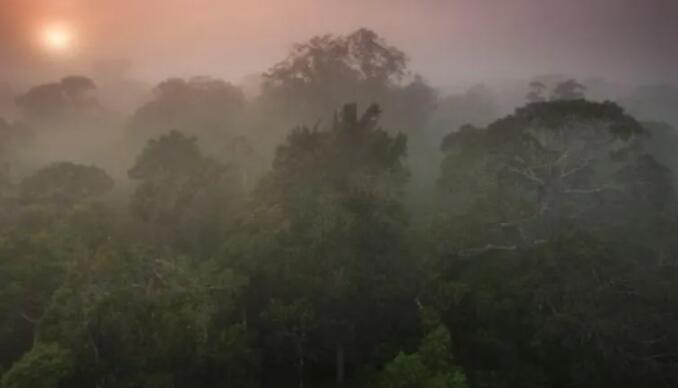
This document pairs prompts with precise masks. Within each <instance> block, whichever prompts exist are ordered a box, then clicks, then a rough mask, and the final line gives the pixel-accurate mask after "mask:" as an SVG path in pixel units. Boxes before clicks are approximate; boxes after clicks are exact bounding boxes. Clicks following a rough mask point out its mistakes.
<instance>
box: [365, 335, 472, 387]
mask: <svg viewBox="0 0 678 388" xmlns="http://www.w3.org/2000/svg"><path fill="white" fill-rule="evenodd" d="M377 380H378V383H377V384H376V386H378V387H384V388H418V387H421V388H466V387H467V384H466V377H465V376H464V373H463V372H461V371H460V370H459V368H458V367H457V366H455V365H454V361H453V358H452V349H451V339H450V333H449V331H448V330H447V329H446V328H445V327H444V326H442V325H439V326H438V327H436V328H435V329H433V330H432V331H431V332H430V333H429V334H428V335H426V337H424V339H423V340H422V342H421V344H420V345H419V350H418V351H417V352H416V353H413V354H404V353H402V352H401V353H399V354H398V355H397V356H396V357H395V358H394V359H393V361H391V362H389V363H388V364H387V365H386V367H385V368H384V370H383V372H381V375H380V376H379V377H378V379H377Z"/></svg>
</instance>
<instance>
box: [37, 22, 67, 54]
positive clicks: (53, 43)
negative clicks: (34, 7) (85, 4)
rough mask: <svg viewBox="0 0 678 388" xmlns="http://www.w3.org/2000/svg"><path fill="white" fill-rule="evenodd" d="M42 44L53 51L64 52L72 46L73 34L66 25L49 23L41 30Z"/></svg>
mask: <svg viewBox="0 0 678 388" xmlns="http://www.w3.org/2000/svg"><path fill="white" fill-rule="evenodd" d="M42 42H43V44H44V46H45V47H46V48H47V49H49V50H51V51H55V52H64V51H67V50H69V49H71V48H72V47H73V43H74V34H73V31H72V30H71V29H70V28H69V27H68V26H66V25H61V24H59V25H56V24H55V25H50V26H47V27H45V29H44V30H43V32H42Z"/></svg>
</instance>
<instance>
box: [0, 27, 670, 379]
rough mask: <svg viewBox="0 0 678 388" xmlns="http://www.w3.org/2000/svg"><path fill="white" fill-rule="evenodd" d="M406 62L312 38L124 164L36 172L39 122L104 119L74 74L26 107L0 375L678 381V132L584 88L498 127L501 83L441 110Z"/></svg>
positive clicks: (0, 125)
mask: <svg viewBox="0 0 678 388" xmlns="http://www.w3.org/2000/svg"><path fill="white" fill-rule="evenodd" d="M406 63H407V62H406V57H405V55H404V54H403V53H402V52H400V51H399V50H398V49H396V48H394V47H391V46H389V45H388V44H387V43H386V42H385V41H383V39H381V38H380V37H378V36H377V35H376V34H374V33H373V32H371V31H368V30H359V31H357V32H355V33H353V34H350V35H348V36H324V37H319V38H315V39H313V40H311V41H310V42H308V43H306V44H302V45H299V46H298V47H296V48H295V49H294V50H293V51H292V53H291V54H290V57H289V58H288V59H287V60H285V61H283V62H281V63H280V64H278V65H275V66H274V67H272V69H271V70H270V71H269V72H268V73H267V74H266V75H265V76H264V85H263V89H262V94H261V96H259V98H258V99H256V100H255V101H246V100H245V98H244V96H243V94H242V92H240V90H239V89H237V88H236V87H234V86H232V85H230V84H227V83H225V82H222V81H218V80H213V79H207V78H198V79H192V80H188V81H185V80H169V81H166V82H164V83H162V84H161V85H160V86H158V87H157V88H156V91H155V93H154V96H153V98H152V100H151V101H150V102H148V103H147V104H145V105H144V106H142V107H140V108H139V109H138V110H137V111H136V113H134V114H133V115H132V117H131V118H130V119H129V121H128V125H127V128H126V133H127V134H131V137H132V138H133V141H132V143H134V144H136V143H138V142H139V141H140V140H141V141H142V142H143V143H144V145H143V147H139V148H137V149H135V151H136V152H135V155H134V156H133V157H130V158H124V157H120V158H119V160H117V164H116V166H119V165H124V170H125V171H124V174H120V173H119V171H109V170H108V169H105V168H102V167H100V166H94V165H90V164H89V163H81V162H77V161H53V162H51V163H49V164H46V165H43V166H41V167H40V168H37V169H34V171H31V172H30V173H26V174H15V173H14V172H13V171H11V166H12V163H13V162H14V161H16V160H18V159H20V155H19V156H17V154H20V149H21V147H18V146H15V145H17V144H24V143H29V144H30V139H29V138H27V137H26V136H24V135H25V131H27V130H26V129H25V128H26V127H25V126H24V125H27V126H29V127H31V128H32V131H33V133H37V134H38V135H39V133H40V131H44V130H47V129H46V128H45V127H49V126H50V123H55V125H54V128H55V129H54V130H55V131H58V130H59V128H60V127H61V126H62V125H63V126H68V125H70V124H69V123H74V122H78V123H79V124H78V125H84V124H86V123H91V121H89V120H90V118H91V117H90V116H88V114H86V112H93V111H94V110H96V111H98V112H101V110H100V109H99V108H98V103H96V99H95V97H94V96H92V93H94V91H95V90H96V89H95V85H94V83H90V82H88V81H87V80H86V79H82V78H78V77H75V78H73V77H71V78H66V79H64V80H63V81H61V82H59V83H55V84H49V85H46V86H44V87H38V88H36V89H33V90H31V91H29V92H28V93H27V94H26V95H24V96H23V97H21V98H20V106H21V108H22V109H24V110H26V112H25V114H26V116H25V122H26V124H19V123H8V122H5V121H1V120H0V163H3V164H0V167H3V166H6V167H3V168H0V381H1V383H0V386H2V387H3V388H34V387H44V388H61V387H100V388H113V387H116V388H120V387H129V388H133V387H135V388H136V387H146V388H152V387H158V388H160V387H163V388H164V387H283V388H284V387H301V388H303V387H371V388H415V387H422V388H438V387H440V388H442V387H446V388H465V387H479V388H480V387H498V388H503V387H506V388H513V387H515V388H518V387H520V388H523V387H535V388H536V387H552V388H569V387H572V388H574V387H577V388H581V387H591V388H593V387H620V386H634V387H674V386H677V385H678V353H676V349H677V348H678V294H676V292H675V290H676V287H677V286H678V260H677V259H678V256H677V255H678V245H677V244H676V243H675V242H674V239H673V235H672V233H673V231H675V230H676V227H677V226H678V225H676V222H677V220H678V213H677V212H678V207H677V206H676V205H678V202H677V200H678V197H677V196H676V191H675V183H676V179H675V171H674V169H673V161H674V160H675V156H674V155H673V154H674V153H673V152H671V147H670V145H671V144H676V139H677V137H676V134H675V130H674V129H673V128H671V127H670V126H668V125H666V124H662V123H657V122H651V123H646V122H642V121H640V120H638V119H637V118H635V117H633V116H632V115H630V114H629V113H628V112H626V111H625V110H624V109H622V108H621V107H620V106H619V105H617V104H616V103H614V102H609V101H607V102H598V101H591V100H587V99H585V98H584V97H585V88H584V87H583V85H581V84H579V83H578V82H576V81H567V82H563V83H558V84H556V85H546V84H544V83H539V82H535V83H533V84H532V85H530V91H529V95H528V96H527V99H528V101H527V102H526V104H525V105H524V106H521V107H519V108H518V109H516V110H515V111H514V112H513V113H511V114H509V115H506V116H505V117H502V118H499V119H494V118H492V117H489V116H491V115H494V114H496V111H495V110H494V108H493V105H492V103H491V99H490V98H486V97H487V94H486V93H487V92H486V91H484V90H482V89H480V88H478V89H475V90H474V91H472V92H470V93H468V94H467V95H465V96H461V97H455V98H447V99H443V100H440V101H442V102H443V104H441V105H439V106H438V107H437V110H436V109H435V105H436V103H437V102H438V101H439V100H438V98H437V96H436V93H435V92H434V91H433V89H432V88H430V87H429V86H427V85H426V84H425V82H423V81H422V80H421V79H420V78H418V77H416V76H412V75H411V74H410V71H409V70H408V69H407V66H406ZM50 101H51V102H50ZM474 101H479V103H478V104H476V103H474ZM372 102H377V103H374V104H373V103H372ZM45 106H49V107H50V109H48V110H43V109H45ZM95 107H96V108H95ZM455 107H460V108H459V109H464V110H465V109H468V110H469V111H464V112H460V113H455V112H448V113H445V112H444V111H445V110H450V111H453V110H454V109H455ZM471 107H475V108H477V109H476V110H474V109H471ZM92 109H94V110H92ZM45 112H47V113H45ZM47 114H49V116H46V115H47ZM255 117H256V118H255ZM460 117H461V118H460ZM463 117H467V118H468V120H469V121H474V124H475V125H461V123H459V122H457V120H464V119H463ZM29 118H30V120H29ZM432 123H434V124H435V123H438V124H439V125H449V126H450V127H449V128H447V129H446V131H445V132H446V135H445V136H444V138H443V139H442V140H441V141H440V144H439V146H440V154H436V153H435V152H434V149H433V148H431V146H432V144H431V143H432V140H435V139H437V138H440V136H436V135H431V133H430V132H426V131H427V130H430V125H432ZM441 123H442V124H441ZM57 124H58V125H57ZM295 125H296V127H295ZM457 125H461V127H460V128H457V127H456V126H457ZM173 126H176V128H173ZM270 133H275V134H277V135H276V136H273V137H270V138H267V140H266V142H271V143H273V144H275V151H274V152H273V153H272V154H271V155H270V156H269V155H267V147H268V146H269V145H268V144H264V145H260V144H258V143H257V142H256V141H255V140H256V136H259V135H263V134H270ZM283 134H284V135H283ZM110 146H111V147H112V148H114V147H118V146H119V145H118V144H111V145H110ZM114 151H117V152H121V153H124V152H123V150H122V149H121V148H120V149H118V148H114ZM261 159H264V160H265V161H268V160H270V163H267V162H265V161H262V160H261ZM424 167H425V168H424ZM427 174H428V175H430V177H427V178H426V179H423V178H422V175H427ZM427 180H430V181H434V182H435V185H432V187H430V188H426V186H425V185H424V184H423V183H422V182H424V181H427ZM413 187H414V188H416V190H414V191H416V196H417V197H418V201H417V202H416V203H415V202H413V201H411V194H412V192H413V189H412V188H413ZM422 204H423V205H422Z"/></svg>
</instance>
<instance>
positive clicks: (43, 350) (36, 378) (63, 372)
mask: <svg viewBox="0 0 678 388" xmlns="http://www.w3.org/2000/svg"><path fill="white" fill-rule="evenodd" d="M75 368H76V364H75V362H74V360H73V358H72V355H71V353H70V352H69V351H68V350H66V349H63V348H62V347H61V346H59V345H58V344H57V343H38V344H36V345H35V346H34V347H33V349H31V351H30V352H29V353H27V354H26V355H24V356H23V357H22V358H21V360H19V361H17V362H16V363H15V364H14V365H13V366H12V368H11V369H10V370H8V371H7V373H5V374H4V375H3V376H2V387H3V388H58V387H60V386H61V385H60V384H61V383H62V382H63V381H64V379H66V378H68V377H69V376H70V375H71V374H72V373H73V372H74V370H75Z"/></svg>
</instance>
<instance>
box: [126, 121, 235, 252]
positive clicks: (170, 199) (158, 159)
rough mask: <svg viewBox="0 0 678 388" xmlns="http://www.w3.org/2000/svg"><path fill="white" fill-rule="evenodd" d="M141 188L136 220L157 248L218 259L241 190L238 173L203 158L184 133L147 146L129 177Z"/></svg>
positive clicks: (137, 193)
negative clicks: (231, 213)
mask: <svg viewBox="0 0 678 388" xmlns="http://www.w3.org/2000/svg"><path fill="white" fill-rule="evenodd" d="M128 175H129V177H130V178H131V179H132V180H134V181H136V182H139V184H138V186H137V188H136V190H135V192H134V194H133V195H132V199H131V204H130V205H131V210H132V213H133V215H134V216H135V217H136V218H137V219H139V220H140V221H142V222H143V223H145V224H146V227H147V228H148V230H147V233H150V234H151V239H153V240H155V241H156V242H157V243H161V244H164V245H168V246H170V247H173V248H177V249H180V250H182V251H183V252H190V253H192V254H196V255H208V254H211V253H213V252H214V251H215V250H216V249H217V246H218V244H219V243H220V237H221V233H222V232H223V229H224V228H225V221H227V220H228V219H229V212H231V211H234V209H235V208H236V206H237V204H238V203H239V201H238V199H239V197H240V194H241V191H242V187H241V185H240V182H239V181H238V180H237V179H236V176H235V174H234V171H233V169H231V168H229V167H228V166H225V165H222V164H221V163H218V162H216V161H215V160H213V159H211V158H207V157H204V156H203V155H202V154H201V152H200V150H199V148H198V146H197V144H196V139H195V138H193V137H188V136H186V135H184V134H182V133H181V132H177V131H171V132H170V133H169V134H167V135H164V136H161V137H159V138H158V139H153V140H151V141H149V142H148V144H147V145H146V148H145V149H144V150H143V152H142V153H141V155H139V157H138V158H137V160H136V163H135V165H134V166H133V167H132V168H131V169H130V170H129V172H128Z"/></svg>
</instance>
